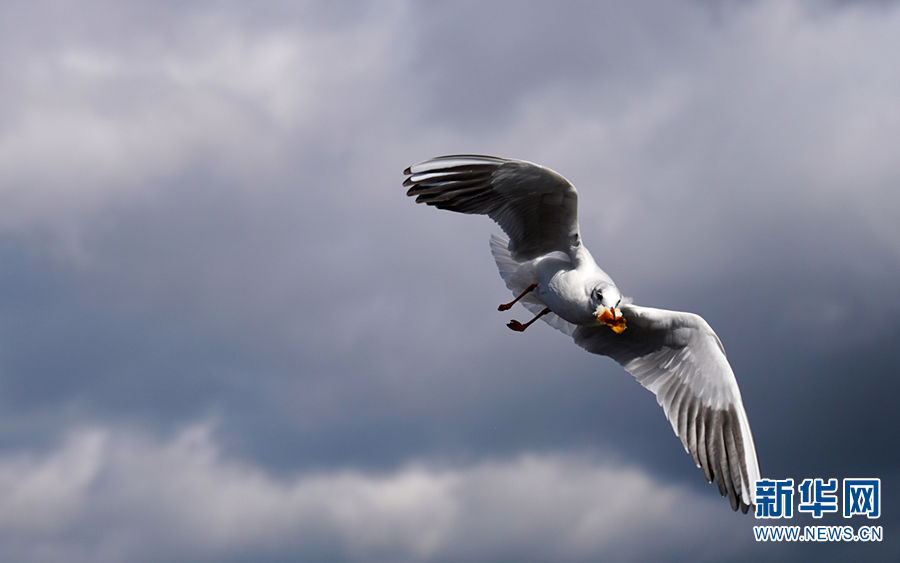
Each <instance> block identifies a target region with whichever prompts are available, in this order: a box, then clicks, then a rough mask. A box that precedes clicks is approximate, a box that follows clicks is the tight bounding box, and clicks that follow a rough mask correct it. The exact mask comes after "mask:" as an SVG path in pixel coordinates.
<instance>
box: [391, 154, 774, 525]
mask: <svg viewBox="0 0 900 563" xmlns="http://www.w3.org/2000/svg"><path fill="white" fill-rule="evenodd" d="M403 174H404V175H406V176H407V178H406V180H405V181H404V182H403V185H404V186H405V187H408V188H409V190H408V191H407V192H406V195H408V196H412V197H415V198H416V203H425V204H427V205H432V206H434V207H437V208H439V209H448V210H450V211H456V212H459V213H469V214H478V215H487V216H488V217H490V218H491V219H493V220H494V221H495V222H496V223H497V224H498V225H500V227H501V228H502V229H503V231H504V232H505V233H506V235H507V236H508V237H509V239H508V240H507V239H505V238H502V237H500V236H498V235H492V236H491V251H492V253H493V255H494V260H495V261H496V263H497V268H499V270H500V276H501V277H502V278H503V280H504V282H505V283H506V286H507V287H508V288H509V289H510V290H511V291H512V293H513V295H514V299H513V300H512V301H510V302H509V303H504V304H502V305H500V306H499V307H498V310H500V311H506V310H508V309H510V308H511V307H512V306H513V305H514V304H516V303H521V304H522V305H524V306H525V307H526V308H527V309H528V310H529V311H531V312H532V313H533V314H534V317H533V318H532V319H531V320H529V321H527V322H524V323H522V322H519V321H516V320H513V321H510V322H509V323H508V325H507V326H508V327H509V328H510V329H512V330H514V331H519V332H523V331H525V330H526V329H527V328H528V327H529V326H531V324H532V323H534V322H535V321H536V320H537V319H541V320H543V321H545V322H547V323H548V324H550V325H551V326H552V327H554V328H556V329H559V330H560V331H562V332H564V333H565V334H567V335H569V336H571V337H572V338H573V339H574V340H575V343H576V344H578V345H579V346H581V347H582V348H584V349H586V350H587V351H589V352H592V353H594V354H600V355H603V356H609V357H610V358H612V359H613V360H615V361H616V362H618V363H619V364H621V365H622V366H623V367H624V368H625V370H626V371H627V372H628V373H630V374H631V375H633V376H634V377H635V379H637V381H638V382H639V383H640V384H641V385H643V386H644V387H645V388H647V389H648V390H650V391H651V392H653V393H654V394H655V395H656V400H657V402H658V403H659V404H660V406H662V408H663V411H664V412H665V415H666V417H667V418H668V420H669V422H670V423H671V424H672V429H673V430H674V431H675V434H676V435H677V436H678V437H679V438H680V439H681V443H682V444H683V445H684V448H685V450H686V451H687V452H688V453H690V455H691V456H693V458H694V462H695V463H696V464H697V466H698V467H700V468H702V469H703V473H704V475H705V476H706V480H707V481H708V482H713V481H715V482H716V484H717V485H718V488H719V493H720V494H721V495H722V496H727V497H728V499H729V501H730V503H731V508H732V510H737V509H738V508H740V509H741V510H742V511H743V512H744V513H746V512H747V511H748V509H749V508H750V507H751V506H754V505H755V504H756V491H755V483H756V480H758V479H759V478H760V477H759V464H758V462H757V458H756V448H755V446H754V444H753V435H752V434H751V432H750V423H749V422H748V421H747V414H746V413H745V412H744V405H743V402H742V401H741V392H740V390H739V389H738V384H737V380H736V379H735V377H734V372H733V371H732V370H731V366H730V365H729V363H728V360H727V359H726V357H725V349H724V347H723V346H722V342H721V341H720V340H719V338H718V336H716V333H715V332H713V330H712V328H710V326H709V325H708V324H707V323H706V321H705V320H703V318H702V317H700V316H698V315H695V314H693V313H684V312H677V311H667V310H664V309H654V308H651V307H643V306H640V305H636V304H634V303H633V302H632V300H631V299H629V298H627V297H623V295H622V293H621V292H620V291H619V288H618V287H617V286H616V284H615V282H613V280H612V278H610V277H609V275H607V274H606V272H604V271H603V270H602V269H600V267H599V266H598V265H597V263H596V262H595V261H594V258H593V257H592V256H591V253H590V252H588V249H587V248H585V246H584V244H582V241H581V232H580V229H579V226H578V193H577V191H576V190H575V186H574V185H572V183H570V182H569V181H568V180H566V179H565V178H563V177H562V176H561V175H560V174H558V173H556V172H554V171H553V170H550V169H549V168H545V167H543V166H540V165H537V164H534V163H531V162H526V161H522V160H512V159H506V158H497V157H493V156H477V155H450V156H440V157H437V158H433V159H431V160H426V161H424V162H420V163H419V164H414V165H412V166H410V167H408V168H407V169H406V170H404V171H403Z"/></svg>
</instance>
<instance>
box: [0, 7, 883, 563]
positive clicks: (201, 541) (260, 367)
mask: <svg viewBox="0 0 900 563" xmlns="http://www.w3.org/2000/svg"><path fill="white" fill-rule="evenodd" d="M4 14H5V16H4V18H2V20H0V83H2V84H3V88H2V89H0V559H2V560H16V561H25V562H27V561H59V560H65V561H76V562H77V561H85V562H87V561H159V560H200V561H202V560H208V561H230V560H233V561H244V560H253V561H288V560H290V561H297V560H308V561H321V560H335V561H337V560H347V561H485V560H491V561H519V560H523V559H531V560H554V561H596V560H651V559H652V560H671V561H681V560H692V561H698V560H699V561H720V560H724V559H733V560H747V561H749V560H758V559H761V558H764V559H766V560H771V561H788V560H792V559H796V558H800V557H804V558H809V557H815V558H816V559H818V560H846V559H848V558H853V559H859V560H866V559H871V560H874V559H878V558H885V559H887V558H890V557H895V556H896V555H897V553H898V551H900V549H898V545H900V544H898V539H897V538H896V537H895V536H896V535H897V532H898V531H900V527H898V520H897V518H896V516H895V513H896V511H895V510H894V507H896V506H898V503H900V495H898V494H897V493H896V491H897V490H898V485H897V484H898V482H900V481H898V479H900V463H898V457H897V455H896V452H897V450H898V448H900V440H898V438H897V434H896V428H897V426H898V416H897V409H896V407H895V405H894V401H893V399H894V397H896V396H897V394H898V391H900V382H898V378H897V374H898V373H900V360H898V359H897V355H896V353H895V351H896V342H897V341H898V339H900V315H898V313H900V299H898V297H897V294H896V291H897V288H898V287H900V220H898V218H900V192H898V190H897V181H898V179H900V161H898V159H897V158H896V149H897V140H898V139H900V104H898V100H900V72H898V67H897V62H896V54H897V53H898V52H900V5H898V4H897V3H893V2H813V1H806V2H804V1H796V2H795V1H778V2H776V1H774V0H772V1H761V2H728V1H722V2H713V3H710V2H688V1H683V2H663V1H659V2H649V1H648V2H632V3H623V2H615V3H614V2H571V3H558V2H557V3H540V4H538V3H530V4H528V5H526V4H523V3H518V2H496V3H483V2H455V3H446V4H444V5H440V6H439V5H432V4H430V3H412V2H401V1H395V2H379V3H377V4H376V3H369V2H347V3H331V4H329V5H328V6H327V7H326V5H325V4H323V3H314V2H307V3H303V2H271V3H266V4H264V5H258V4H257V3H254V4H253V6H252V7H251V6H250V5H249V4H247V3H242V2H194V3H190V4H187V5H184V4H182V3H178V2H136V1H135V2H107V1H99V0H98V1H93V2H80V3H78V4H77V6H76V4H67V5H65V6H64V7H60V6H59V4H58V3H50V2H47V3H44V2H14V1H10V2H7V3H6V4H5V9H4ZM457 152H466V153H487V154H496V155H500V156H509V157H517V158H525V159H528V160H533V161H537V162H540V163H543V164H545V165H547V166H550V167H552V168H553V169H555V170H557V171H559V172H560V173H562V174H564V175H565V176H566V177H568V178H569V179H570V180H572V181H573V182H574V183H575V184H576V186H578V188H579V192H580V196H581V197H580V210H579V212H580V219H581V225H582V232H583V236H584V239H585V242H586V243H587V245H588V247H589V248H590V249H591V251H592V253H593V254H594V256H595V257H596V258H597V259H598V261H599V262H600V264H601V265H602V266H603V267H604V269H606V271H607V272H609V273H610V274H611V275H612V276H613V278H614V279H615V280H616V282H617V283H618V285H619V286H620V287H621V288H622V290H623V292H625V293H626V294H628V295H631V296H633V297H634V298H635V300H636V301H637V302H638V303H641V304H646V305H650V306H657V307H664V308H672V309H680V310H689V311H693V312H696V313H699V314H701V315H703V316H704V317H705V318H706V319H707V321H708V322H709V323H710V324H711V325H712V326H713V327H714V328H715V330H716V331H717V333H718V334H719V336H720V337H721V339H722V341H723V342H724V344H725V347H726V350H727V352H728V356H729V359H730V361H731V363H732V366H733V368H734V371H735V373H736V375H737V378H738V381H739V383H740V385H741V389H742V393H743V397H744V402H745V406H746V410H747V413H748V416H749V419H750V422H751V425H752V427H753V431H754V435H755V437H756V442H757V450H758V454H759V458H760V466H761V469H762V473H763V475H766V476H769V477H774V478H784V477H793V478H795V479H798V480H799V479H802V478H805V477H824V478H828V477H838V478H842V477H879V478H881V479H882V483H883V485H882V487H883V492H882V502H883V505H884V516H883V517H882V518H881V519H880V520H879V521H878V522H877V523H878V524H881V525H883V526H884V528H885V536H886V541H885V542H884V543H882V544H872V545H861V544H846V545H843V544H828V545H799V544H798V545H789V544H756V543H755V542H754V541H753V536H752V526H753V525H754V524H755V523H758V522H756V521H754V519H753V518H752V517H751V516H744V515H741V514H732V513H731V511H730V510H729V508H728V505H727V502H726V501H725V500H723V499H721V498H720V497H719V496H718V494H717V492H716V491H715V489H714V487H713V486H711V485H708V484H706V483H705V481H704V479H703V478H702V473H701V472H700V471H699V470H697V469H696V468H695V467H694V466H693V463H692V462H691V459H690V457H689V456H688V455H686V454H685V453H684V451H683V449H682V448H681V445H680V444H679V442H678V440H677V439H676V438H675V437H674V436H673V435H672V431H671V428H670V426H669V424H668V422H666V420H665V418H664V416H663V414H662V411H661V409H659V407H658V406H657V405H656V404H655V401H654V399H653V397H652V395H650V394H649V393H648V392H646V391H645V390H643V389H642V388H641V387H640V386H639V385H638V384H637V383H635V382H634V380H633V379H632V378H631V377H630V376H628V375H627V374H626V373H625V372H624V371H623V370H622V369H621V368H620V367H619V366H617V365H616V364H614V363H613V362H612V361H611V360H609V359H607V358H602V357H599V356H592V355H590V354H587V353H586V352H584V351H583V350H581V349H579V348H577V347H576V346H575V345H574V344H573V343H572V342H571V341H570V340H569V339H568V338H566V337H564V336H563V335H561V334H560V333H558V332H556V331H554V330H553V329H551V328H550V327H547V326H545V325H540V326H535V327H533V328H532V329H530V330H529V331H528V332H526V333H524V334H518V333H513V332H511V331H509V330H508V329H507V328H506V327H505V326H504V325H505V323H506V321H508V320H509V319H510V318H514V317H515V318H520V319H524V317H525V316H526V315H527V313H526V312H524V310H521V309H516V310H514V311H512V312H510V313H498V312H497V311H496V305H497V304H498V303H500V302H502V301H505V300H507V299H508V292H507V291H506V290H505V288H504V286H503V283H502V281H501V280H500V278H499V276H498V275H497V272H496V269H495V267H494V265H493V262H492V259H491V256H490V253H489V251H488V244H487V239H488V236H489V234H490V233H491V232H496V231H498V228H497V227H495V226H494V225H492V224H491V222H490V221H488V220H487V219H485V218H483V217H469V216H459V215H454V214H450V213H444V212H438V211H436V210H434V209H429V208H424V207H423V206H416V205H414V204H413V202H412V201H411V200H409V199H408V198H406V197H405V196H404V189H403V188H402V187H401V186H400V183H401V181H402V175H401V174H400V171H401V170H402V169H403V168H404V167H405V166H407V165H409V164H411V163H413V162H417V161H420V160H424V159H426V158H429V157H432V156H436V155H439V154H447V153H457ZM779 523H784V524H800V525H803V524H812V523H816V524H819V523H824V524H837V525H843V524H845V523H847V521H845V520H843V519H841V518H839V517H838V518H828V517H826V518H824V519H823V520H822V521H815V522H813V521H812V519H811V518H806V517H798V518H794V519H793V520H791V521H782V522H779ZM850 523H852V524H853V525H859V524H865V523H870V522H863V521H858V520H853V521H850Z"/></svg>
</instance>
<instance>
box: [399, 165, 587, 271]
mask: <svg viewBox="0 0 900 563" xmlns="http://www.w3.org/2000/svg"><path fill="white" fill-rule="evenodd" d="M403 173H404V174H406V175H407V176H409V177H408V178H407V179H406V180H405V181H404V182H403V185H404V186H408V187H409V190H408V191H407V192H406V195H408V196H415V198H416V203H425V204H427V205H433V206H435V207H437V208H439V209H448V210H450V211H457V212H459V213H473V214H480V215H488V216H489V217H490V218H491V219H493V220H494V221H496V222H497V224H499V225H500V227H501V228H502V229H503V230H504V231H505V232H506V234H507V235H508V236H509V239H510V244H509V250H510V252H511V253H512V256H513V258H515V259H516V260H517V261H520V262H522V261H525V260H530V259H532V258H536V257H538V256H541V255H544V254H548V253H550V252H553V251H562V252H565V253H567V254H569V255H570V256H573V255H574V252H575V251H576V250H577V249H578V248H579V247H580V246H581V236H580V233H579V230H578V211H577V210H578V193H577V192H576V191H575V186H573V185H572V184H571V183H570V182H569V181H568V180H566V179H565V178H563V177H562V176H560V175H559V174H557V173H556V172H554V171H552V170H550V169H549V168H544V167H543V166H539V165H537V164H533V163H531V162H525V161H522V160H510V159H505V158H496V157H492V156H475V155H453V156H440V157H437V158H433V159H431V160H426V161H425V162H420V163H419V164H414V165H412V166H410V167H409V168H407V169H406V170H404V171H403Z"/></svg>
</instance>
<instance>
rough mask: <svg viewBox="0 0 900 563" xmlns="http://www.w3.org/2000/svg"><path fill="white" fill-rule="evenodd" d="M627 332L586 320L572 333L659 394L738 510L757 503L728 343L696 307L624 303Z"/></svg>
mask: <svg viewBox="0 0 900 563" xmlns="http://www.w3.org/2000/svg"><path fill="white" fill-rule="evenodd" d="M622 314H623V315H624V316H625V319H626V326H627V328H626V330H625V331H624V332H623V333H622V334H616V333H614V332H613V331H612V330H610V329H609V327H607V326H604V325H599V324H598V325H595V326H579V327H578V328H577V329H576V330H575V332H574V334H573V335H572V337H573V338H574V339H575V343H576V344H578V345H579V346H581V347H582V348H585V349H586V350H588V351H589V352H593V353H595V354H602V355H604V356H609V357H611V358H612V359H614V360H615V361H617V362H618V363H620V364H622V366H624V367H625V370H626V371H628V373H630V374H631V375H633V376H634V377H635V379H637V380H638V382H639V383H640V384H641V385H643V386H644V387H645V388H647V389H649V390H650V391H652V392H653V393H654V394H655V395H656V400H657V402H658V403H659V404H660V406H662V408H663V410H664V411H665V413H666V417H667V418H668V419H669V422H670V423H671V424H672V429H673V430H674V431H675V434H676V435H677V436H678V437H679V438H681V443H682V444H684V448H685V449H686V450H687V451H688V453H690V454H691V455H692V456H693V457H694V462H696V464H697V466H698V467H702V468H703V472H704V473H705V475H706V480H707V481H709V482H712V481H713V479H715V481H716V483H717V485H718V487H719V492H720V493H721V494H722V496H727V497H728V499H729V501H730V502H731V508H732V509H733V510H737V508H738V506H739V505H740V508H741V510H742V511H743V512H745V513H746V512H747V510H748V509H749V507H750V506H752V505H753V504H755V501H756V494H755V484H756V480H757V479H759V464H758V462H757V458H756V448H755V446H754V444H753V435H752V434H751V433H750V423H749V422H748V421H747V414H746V413H745V412H744V406H743V403H742V401H741V392H740V390H739V389H738V384H737V380H736V379H735V377H734V372H733V371H732V370H731V366H730V365H729V364H728V360H727V359H726V357H725V350H724V348H723V347H722V343H721V342H720V341H719V338H718V337H717V336H716V333H715V332H713V330H712V328H710V326H709V325H708V324H707V323H706V321H705V320H703V318H702V317H700V316H698V315H695V314H692V313H680V312H676V311H665V310H662V309H652V308H649V307H639V306H637V305H632V304H628V305H624V306H623V307H622Z"/></svg>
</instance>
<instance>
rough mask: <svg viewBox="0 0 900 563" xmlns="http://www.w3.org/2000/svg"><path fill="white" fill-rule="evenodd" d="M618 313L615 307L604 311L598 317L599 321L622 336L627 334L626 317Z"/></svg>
mask: <svg viewBox="0 0 900 563" xmlns="http://www.w3.org/2000/svg"><path fill="white" fill-rule="evenodd" d="M617 313H618V311H616V308H615V307H610V308H609V309H603V312H602V313H600V314H599V315H597V321H598V322H601V323H603V324H605V325H606V326H608V327H609V328H611V329H612V331H613V332H615V333H616V334H622V333H623V332H625V317H624V316H622V315H621V314H617Z"/></svg>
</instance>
